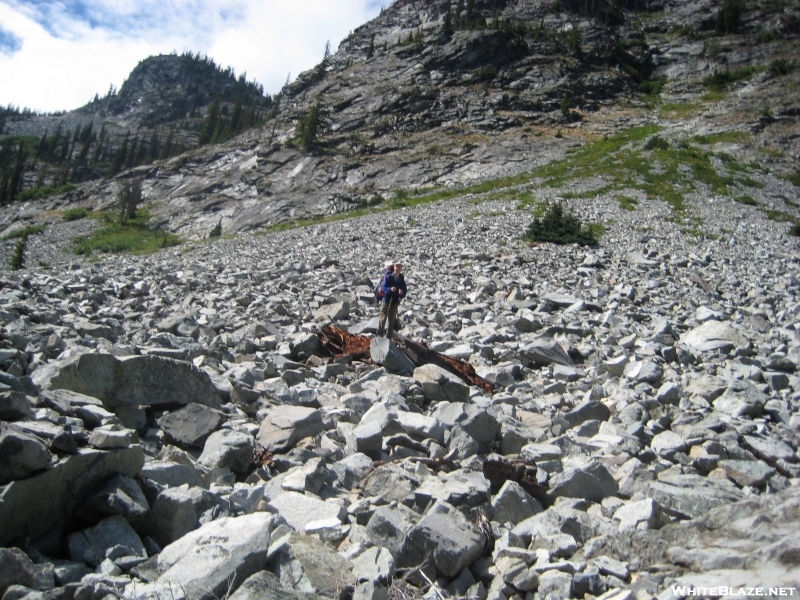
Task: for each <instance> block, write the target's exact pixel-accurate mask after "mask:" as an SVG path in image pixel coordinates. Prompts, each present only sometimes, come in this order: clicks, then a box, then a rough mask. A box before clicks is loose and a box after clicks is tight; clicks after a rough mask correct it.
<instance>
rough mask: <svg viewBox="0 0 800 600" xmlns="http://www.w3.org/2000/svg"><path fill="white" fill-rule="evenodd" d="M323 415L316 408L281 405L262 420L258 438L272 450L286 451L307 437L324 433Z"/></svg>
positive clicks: (265, 446)
mask: <svg viewBox="0 0 800 600" xmlns="http://www.w3.org/2000/svg"><path fill="white" fill-rule="evenodd" d="M323 429H324V427H323V424H322V416H321V415H320V413H319V411H318V410H316V409H314V408H306V407H304V406H286V405H284V406H279V407H277V408H276V409H275V410H273V411H272V412H271V413H270V414H269V415H267V417H266V418H265V419H264V420H263V421H262V422H261V429H259V431H258V435H257V436H256V439H257V440H258V442H259V443H260V444H261V445H262V446H264V448H266V449H267V450H269V451H270V452H285V451H286V450H289V449H290V448H292V447H293V446H294V445H295V444H297V442H299V441H300V440H302V439H303V438H306V437H312V436H315V435H317V434H320V433H322V430H323Z"/></svg>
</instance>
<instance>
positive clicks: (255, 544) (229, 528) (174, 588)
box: [125, 513, 272, 600]
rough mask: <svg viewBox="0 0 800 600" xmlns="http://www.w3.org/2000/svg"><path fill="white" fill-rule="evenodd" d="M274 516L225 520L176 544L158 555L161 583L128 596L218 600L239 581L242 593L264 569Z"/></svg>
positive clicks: (135, 599)
mask: <svg viewBox="0 0 800 600" xmlns="http://www.w3.org/2000/svg"><path fill="white" fill-rule="evenodd" d="M271 531H272V515H270V514H268V513H254V514H252V515H245V516H243V517H224V518H222V519H218V520H216V521H212V522H210V523H206V524H205V525H203V526H202V527H201V528H200V529H197V530H195V531H192V532H191V533H188V534H186V535H185V536H183V537H182V538H181V539H179V540H178V541H176V542H173V543H172V544H170V545H169V546H167V547H166V548H164V550H162V551H161V554H159V556H158V570H159V572H160V573H161V575H160V576H159V578H158V579H157V580H156V581H155V583H152V584H148V585H145V586H142V585H139V586H137V587H134V586H133V585H130V586H128V588H126V590H125V597H126V598H131V599H132V600H145V599H146V598H151V597H159V598H170V599H171V600H172V598H174V600H214V599H216V598H222V597H223V595H224V594H225V592H227V590H228V582H229V581H230V580H232V581H233V585H232V587H233V589H236V588H237V587H238V586H239V585H240V584H241V583H242V582H243V581H244V580H245V579H247V578H248V577H250V575H253V574H254V573H257V572H258V571H260V570H262V569H263V568H264V564H265V563H266V560H267V551H268V550H269V542H270V532H271Z"/></svg>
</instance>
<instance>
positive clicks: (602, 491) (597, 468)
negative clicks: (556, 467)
mask: <svg viewBox="0 0 800 600" xmlns="http://www.w3.org/2000/svg"><path fill="white" fill-rule="evenodd" d="M618 491H619V486H618V485H617V482H616V481H614V478H613V477H612V476H611V473H609V472H608V469H606V468H605V467H604V466H603V465H601V464H596V465H590V466H588V467H584V468H573V469H566V470H564V471H563V472H561V473H556V474H555V475H553V477H552V478H551V479H550V491H549V492H548V494H547V495H548V496H549V497H550V498H552V499H553V500H555V499H556V498H559V497H562V496H563V497H567V498H583V499H584V500H589V501H591V502H600V501H601V500H602V499H603V498H607V497H609V496H616V495H617V492H618Z"/></svg>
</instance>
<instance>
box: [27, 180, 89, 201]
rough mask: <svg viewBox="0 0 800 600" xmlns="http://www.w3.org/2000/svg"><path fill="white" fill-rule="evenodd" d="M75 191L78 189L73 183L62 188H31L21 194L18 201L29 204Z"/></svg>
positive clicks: (47, 186)
mask: <svg viewBox="0 0 800 600" xmlns="http://www.w3.org/2000/svg"><path fill="white" fill-rule="evenodd" d="M74 189H76V187H75V185H74V184H72V183H68V184H67V185H62V186H61V187H53V186H50V185H45V186H42V187H36V188H31V189H29V190H23V191H21V192H20V193H19V196H17V199H18V200H19V201H20V202H27V201H29V200H41V199H42V198H47V197H48V196H53V195H55V194H66V193H67V192H71V191H72V190H74Z"/></svg>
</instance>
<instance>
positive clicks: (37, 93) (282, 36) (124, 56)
mask: <svg viewBox="0 0 800 600" xmlns="http://www.w3.org/2000/svg"><path fill="white" fill-rule="evenodd" d="M389 2H390V0H75V1H71V0H0V82H2V83H0V105H3V106H5V105H7V104H14V105H16V106H20V107H28V108H32V109H36V110H40V111H48V112H49V111H56V110H70V109H73V108H78V107H79V106H82V105H84V104H86V103H87V102H88V101H89V100H91V99H92V97H94V95H95V94H96V93H99V94H100V95H101V96H102V95H104V94H105V93H106V92H107V91H108V88H109V86H110V85H114V86H115V87H116V88H117V89H119V87H120V86H121V85H122V82H123V81H124V80H125V78H126V77H127V75H128V74H129V73H130V72H131V70H132V69H133V68H134V67H135V66H136V64H137V63H138V62H139V61H141V60H142V59H144V58H147V57H148V56H152V55H154V54H165V53H169V52H171V51H173V50H176V51H177V52H179V53H180V52H184V51H187V50H191V51H192V52H200V53H201V54H207V55H208V56H209V57H211V58H213V59H214V60H215V61H216V62H217V64H220V65H222V66H223V67H227V66H231V67H233V69H234V70H235V72H236V74H237V75H239V74H241V73H243V72H246V73H247V78H248V79H249V80H253V79H255V80H256V81H258V82H259V83H260V84H262V85H263V86H264V89H265V90H266V91H267V92H269V93H274V92H276V91H278V90H279V89H280V87H281V86H282V85H283V83H284V81H285V80H286V75H287V74H288V73H291V74H292V78H294V77H295V76H296V75H298V74H299V73H300V72H302V71H305V70H307V69H310V68H311V67H313V66H314V65H315V64H316V63H318V62H319V60H320V59H321V58H322V54H323V51H324V49H325V41H326V40H330V42H331V47H332V48H333V49H334V50H335V49H336V47H337V46H338V44H339V42H340V41H341V40H342V39H343V38H344V37H345V36H347V34H348V33H349V32H350V31H352V30H353V29H355V28H356V27H358V26H359V25H361V24H363V23H365V22H366V21H368V20H369V19H371V18H373V17H375V16H376V15H377V14H378V13H379V12H380V8H381V5H383V4H387V5H388V4H389Z"/></svg>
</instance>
